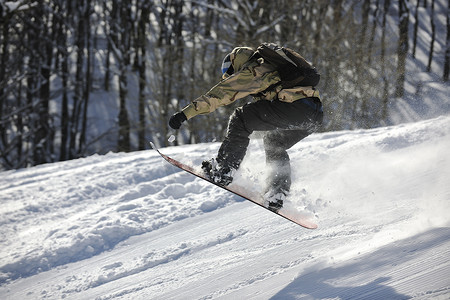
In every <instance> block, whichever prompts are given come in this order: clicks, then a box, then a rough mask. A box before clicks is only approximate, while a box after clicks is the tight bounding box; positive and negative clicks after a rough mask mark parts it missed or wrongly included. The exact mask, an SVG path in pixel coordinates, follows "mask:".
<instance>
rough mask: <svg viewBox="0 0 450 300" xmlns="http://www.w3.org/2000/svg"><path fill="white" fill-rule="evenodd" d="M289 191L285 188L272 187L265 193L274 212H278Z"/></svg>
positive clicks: (266, 200) (265, 198)
mask: <svg viewBox="0 0 450 300" xmlns="http://www.w3.org/2000/svg"><path fill="white" fill-rule="evenodd" d="M287 194H288V192H287V191H285V190H283V189H271V190H269V191H268V192H267V193H265V194H264V200H265V204H266V206H267V208H268V209H269V210H271V211H273V212H278V211H279V210H280V209H281V208H282V207H283V203H284V201H285V200H286V197H287Z"/></svg>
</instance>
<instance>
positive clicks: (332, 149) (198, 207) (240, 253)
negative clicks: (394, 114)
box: [0, 116, 450, 299]
mask: <svg viewBox="0 0 450 300" xmlns="http://www.w3.org/2000/svg"><path fill="white" fill-rule="evenodd" d="M218 147H219V144H217V143H212V144H198V145H190V146H182V147H172V148H165V149H162V151H163V152H164V153H166V154H168V155H171V156H173V157H175V158H178V159H180V160H182V161H184V162H188V163H192V164H195V165H198V164H200V162H201V160H202V159H204V158H205V157H211V156H213V155H214V154H215V153H216V151H217V149H218ZM449 149H450V116H443V117H439V118H436V119H432V120H427V121H422V122H417V123H410V124H403V125H399V126H394V127H386V128H377V129H372V130H356V131H344V132H331V133H324V134H316V135H313V136H310V137H308V138H307V139H305V140H304V141H303V142H301V143H299V144H298V145H296V146H295V147H294V148H293V149H291V150H290V155H291V159H292V165H293V182H294V186H293V191H292V196H291V199H290V201H291V202H292V204H293V205H295V206H296V207H298V208H299V209H305V210H307V211H309V212H311V213H313V214H314V215H315V216H316V221H317V222H318V224H319V228H318V229H316V230H307V229H304V228H301V227H299V226H296V225H294V224H292V223H290V222H287V221H285V220H284V219H282V218H280V217H277V216H276V215H274V214H271V213H270V212H267V211H266V210H264V209H261V208H259V207H257V206H255V205H253V204H251V203H248V202H245V201H243V200H242V199H240V198H239V197H236V196H233V195H230V194H228V193H226V192H225V191H223V190H221V189H219V188H217V187H214V186H212V185H210V184H208V183H206V182H203V181H201V180H200V179H196V178H194V177H192V176H191V175H189V174H187V173H184V172H181V171H180V170H178V169H176V168H174V167H172V166H170V165H169V164H167V163H166V162H164V161H163V160H162V159H161V158H160V157H159V156H158V155H157V154H156V153H155V152H154V151H151V150H150V151H142V152H135V153H129V154H113V153H110V154H107V155H104V156H98V155H94V156H91V157H88V158H84V159H78V160H73V161H68V162H61V163H54V164H48V165H42V166H38V167H34V168H30V169H25V170H17V171H8V172H3V173H1V174H0V199H1V200H0V201H1V202H0V203H1V207H0V224H1V231H0V299H62V298H64V299H211V298H219V297H223V298H225V299H250V298H254V299H268V298H271V297H273V299H323V298H328V299H329V298H333V299H405V298H417V299H430V298H432V299H448V298H450V276H448V275H449V274H450V262H449V260H448V258H449V254H450V222H449V215H450V201H449V200H450V184H449V183H450V156H449ZM248 154H249V155H248V156H247V157H246V159H245V161H244V163H243V165H242V168H241V171H240V174H239V176H238V178H237V180H238V181H239V182H240V183H241V184H242V183H246V182H253V184H254V185H255V186H256V187H259V186H260V185H261V182H262V181H263V178H264V174H263V173H264V172H263V171H262V170H263V169H264V154H263V150H262V148H261V141H260V140H257V139H255V140H253V141H252V143H251V146H250V149H249V152H248Z"/></svg>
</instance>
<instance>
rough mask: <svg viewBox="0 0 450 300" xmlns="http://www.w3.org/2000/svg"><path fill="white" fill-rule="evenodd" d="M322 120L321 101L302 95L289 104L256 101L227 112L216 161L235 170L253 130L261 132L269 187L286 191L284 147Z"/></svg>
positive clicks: (288, 170) (287, 168)
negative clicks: (229, 115)
mask: <svg viewBox="0 0 450 300" xmlns="http://www.w3.org/2000/svg"><path fill="white" fill-rule="evenodd" d="M322 121H323V109H322V103H321V102H320V100H319V99H318V98H315V97H313V98H304V99H300V100H297V101H294V102H292V103H287V102H282V101H279V100H274V101H267V100H260V101H257V102H253V103H248V104H246V105H244V106H242V107H239V108H237V109H236V110H235V112H234V113H233V114H232V115H231V117H230V119H229V123H228V129H227V133H226V136H225V139H224V141H223V143H222V145H221V147H220V149H219V152H218V155H217V161H218V163H219V164H220V165H222V166H227V167H230V168H234V169H238V168H239V166H240V164H241V162H242V160H243V159H244V156H245V153H246V151H247V147H248V144H249V142H250V139H249V136H250V134H252V132H253V131H263V132H264V138H263V141H264V150H265V154H266V165H267V166H268V169H269V170H270V171H269V174H268V178H267V186H266V187H265V190H266V192H267V191H268V190H270V189H275V190H277V191H280V190H283V191H285V192H289V190H290V187H291V167H290V161H289V155H288V153H287V151H286V150H287V149H289V148H291V147H292V146H293V145H295V144H296V143H297V142H299V141H300V140H302V139H304V138H305V137H307V136H308V135H310V134H311V133H313V132H314V131H316V130H317V129H318V128H319V127H320V126H321V125H322Z"/></svg>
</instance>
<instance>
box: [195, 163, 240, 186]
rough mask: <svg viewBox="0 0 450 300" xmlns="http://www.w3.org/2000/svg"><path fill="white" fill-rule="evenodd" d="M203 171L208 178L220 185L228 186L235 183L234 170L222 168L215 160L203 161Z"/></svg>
mask: <svg viewBox="0 0 450 300" xmlns="http://www.w3.org/2000/svg"><path fill="white" fill-rule="evenodd" d="M202 170H203V173H204V174H205V176H206V178H208V179H209V180H211V181H212V182H214V183H216V184H218V185H222V186H227V185H229V184H230V183H231V182H232V181H233V173H234V169H232V168H230V167H228V166H220V165H219V163H217V161H216V160H215V159H214V158H212V159H210V160H205V161H203V162H202Z"/></svg>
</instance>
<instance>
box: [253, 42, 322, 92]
mask: <svg viewBox="0 0 450 300" xmlns="http://www.w3.org/2000/svg"><path fill="white" fill-rule="evenodd" d="M253 56H254V57H255V58H259V57H262V58H264V61H266V62H268V63H270V64H271V65H273V66H274V67H275V68H276V70H277V72H278V74H279V75H280V78H281V82H280V83H279V85H281V87H282V88H283V89H288V88H292V87H294V86H313V87H314V86H316V85H317V84H318V83H319V80H320V74H319V73H317V70H316V68H314V67H313V66H312V65H311V64H310V63H309V62H307V61H306V60H305V59H304V58H303V57H302V56H301V55H300V54H298V53H297V52H295V51H294V50H292V49H290V48H286V47H280V46H278V45H276V44H273V43H270V44H269V43H263V44H261V45H260V46H259V47H258V48H257V49H256V52H255V53H254V54H253ZM277 85H278V84H277Z"/></svg>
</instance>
